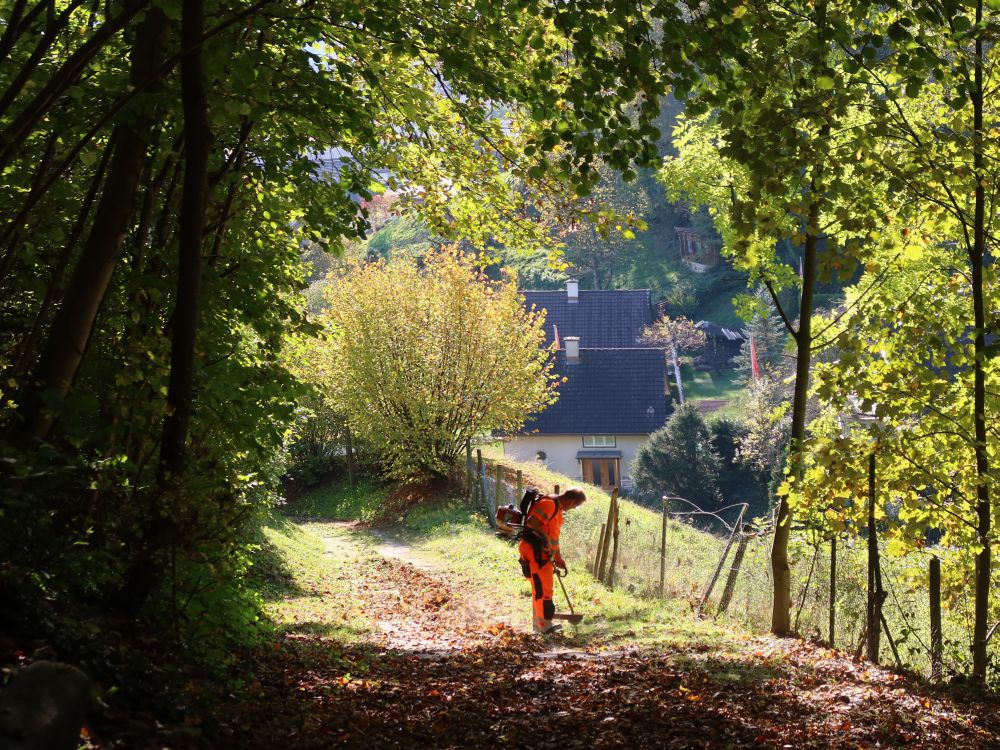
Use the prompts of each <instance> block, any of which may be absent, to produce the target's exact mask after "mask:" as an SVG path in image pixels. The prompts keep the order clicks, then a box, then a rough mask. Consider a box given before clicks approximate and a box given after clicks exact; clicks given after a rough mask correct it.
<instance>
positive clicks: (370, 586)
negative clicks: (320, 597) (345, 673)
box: [312, 523, 521, 659]
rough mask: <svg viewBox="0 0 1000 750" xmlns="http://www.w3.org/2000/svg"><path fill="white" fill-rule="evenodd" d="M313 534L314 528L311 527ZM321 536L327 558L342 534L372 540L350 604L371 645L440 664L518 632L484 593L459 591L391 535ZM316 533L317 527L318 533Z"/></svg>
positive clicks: (346, 527) (337, 549)
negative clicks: (359, 606) (357, 608)
mask: <svg viewBox="0 0 1000 750" xmlns="http://www.w3.org/2000/svg"><path fill="white" fill-rule="evenodd" d="M312 528H313V530H314V531H315V530H316V529H317V525H315V524H314V525H313V527H312ZM329 528H330V529H331V530H335V531H336V532H337V533H327V534H323V533H322V531H320V533H321V535H322V536H323V539H324V542H325V544H326V546H327V554H328V555H342V554H343V549H342V545H343V543H344V533H345V532H346V533H349V534H355V535H360V536H362V537H372V538H374V540H375V544H374V546H373V552H374V555H373V556H370V557H368V558H367V559H365V561H364V562H365V564H364V566H363V573H362V575H359V576H356V577H354V578H353V580H352V581H351V586H352V592H353V596H354V598H355V599H356V600H357V601H359V602H362V603H363V606H364V608H365V610H366V612H367V615H368V616H369V617H370V618H371V620H372V621H373V622H374V625H375V630H376V633H377V635H376V638H375V640H374V645H376V646H378V647H379V648H380V649H383V650H392V651H399V652H403V653H408V654H413V655H415V656H419V657H421V658H432V659H433V658H443V657H445V656H446V655H448V654H453V653H457V652H459V651H461V650H463V649H467V648H470V647H474V646H478V645H482V644H483V643H484V642H486V641H488V640H490V639H492V638H494V637H495V635H496V634H497V633H499V632H505V631H510V632H511V633H514V632H517V631H518V630H521V628H519V627H516V626H514V625H512V624H511V623H505V622H502V621H501V620H499V619H498V618H497V617H496V615H495V614H494V613H493V612H491V610H490V609H489V607H488V606H487V601H488V598H487V597H484V596H483V595H482V594H483V592H481V591H477V590H474V589H470V588H469V587H468V586H467V585H462V584H461V583H460V582H459V581H458V578H457V577H456V576H454V575H452V573H451V571H449V570H447V569H446V568H444V567H443V566H441V565H439V564H437V563H434V562H431V561H429V560H426V559H424V558H422V557H420V556H419V555H417V554H416V553H415V552H414V551H413V549H412V548H411V547H410V546H408V545H407V544H405V543H404V542H402V541H400V540H399V539H397V538H396V537H394V536H392V535H391V534H389V533H387V532H385V531H380V530H374V531H371V530H365V531H362V530H359V529H357V528H356V527H355V526H354V525H353V524H346V523H331V524H329ZM320 529H321V527H320Z"/></svg>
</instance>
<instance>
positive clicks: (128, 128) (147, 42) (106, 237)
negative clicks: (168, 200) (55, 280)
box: [25, 8, 169, 438]
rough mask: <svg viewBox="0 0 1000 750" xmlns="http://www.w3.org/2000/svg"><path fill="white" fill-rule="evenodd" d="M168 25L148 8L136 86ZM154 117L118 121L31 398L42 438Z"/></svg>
mask: <svg viewBox="0 0 1000 750" xmlns="http://www.w3.org/2000/svg"><path fill="white" fill-rule="evenodd" d="M168 29H169V21H168V19H167V16H166V15H165V14H164V13H163V11H161V10H160V9H159V8H152V9H150V10H149V12H147V13H146V16H145V18H144V20H143V22H142V24H141V25H140V26H139V29H138V32H137V34H136V38H135V43H134V45H133V47H132V56H131V65H132V67H131V73H130V80H131V81H132V84H133V85H138V84H139V83H141V82H145V81H147V80H148V79H149V77H150V76H151V75H152V74H153V72H154V71H155V70H156V69H157V68H158V67H159V66H160V64H161V63H162V61H163V59H164V42H165V40H166V36H167V31H168ZM153 122H154V118H153V117H152V116H151V113H150V114H147V116H145V117H140V118H139V119H138V121H136V122H134V123H132V124H122V125H118V126H117V127H116V128H115V132H114V134H113V136H112V139H113V142H114V144H115V145H114V153H113V154H112V157H111V163H110V165H109V167H108V176H107V180H106V181H105V185H104V191H103V193H102V194H101V200H100V203H99V205H98V207H97V212H96V214H95V216H94V223H93V225H92V226H91V229H90V234H89V236H88V237H87V241H86V243H85V244H84V246H83V249H82V251H81V253H80V257H79V258H78V260H77V263H76V266H75V268H74V269H73V274H72V276H71V278H70V281H69V284H68V285H67V288H66V294H65V296H64V298H63V303H62V305H61V306H60V308H59V311H58V313H56V316H55V318H54V320H53V321H52V327H51V329H50V331H49V335H48V339H47V341H46V345H45V349H44V351H43V354H42V358H41V361H40V363H39V366H38V369H37V370H36V372H37V378H36V381H37V384H38V387H39V389H40V391H41V393H39V394H36V396H35V397H33V398H29V399H27V400H26V406H25V408H26V409H27V418H28V429H29V431H30V433H31V434H32V435H33V436H34V437H36V438H45V437H46V436H47V435H48V433H49V430H50V429H51V427H52V424H53V415H52V414H51V413H50V411H49V410H48V409H47V408H46V406H45V402H46V401H48V400H54V401H56V402H59V401H62V400H64V399H65V398H66V396H67V394H68V393H69V390H70V387H71V386H72V384H73V380H74V379H75V378H76V374H77V372H78V371H79V369H80V363H81V362H82V361H83V357H84V353H85V352H86V350H87V345H88V343H89V341H90V336H91V333H92V331H93V328H94V322H95V320H96V319H97V313H98V310H99V309H100V307H101V303H102V302H103V301H104V297H105V294H106V293H107V290H108V286H109V284H110V283H111V277H112V275H113V273H114V270H115V265H116V264H117V262H118V257H119V255H120V253H121V247H122V242H123V240H124V237H125V232H126V230H127V229H128V226H129V221H130V219H131V218H132V214H133V212H134V204H135V192H136V187H137V185H138V183H139V178H140V176H141V174H142V170H143V166H144V164H145V161H146V151H147V148H148V146H149V143H150V138H151V135H152V133H153V130H152V124H153Z"/></svg>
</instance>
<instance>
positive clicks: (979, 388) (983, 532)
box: [969, 0, 992, 682]
mask: <svg viewBox="0 0 1000 750" xmlns="http://www.w3.org/2000/svg"><path fill="white" fill-rule="evenodd" d="M982 17H983V2H982V0H979V2H978V3H977V4H976V23H977V24H979V23H980V22H981V21H982ZM972 105H973V134H972V149H973V153H972V163H973V171H974V173H975V177H976V192H975V218H974V226H973V244H972V248H971V253H970V254H969V265H970V266H971V269H970V270H971V272H972V273H971V275H972V305H973V314H974V318H975V326H976V338H975V344H974V347H975V354H976V356H975V360H974V363H973V379H974V382H973V411H974V419H975V436H976V477H977V479H978V480H979V482H978V484H977V486H976V516H977V520H978V523H977V528H976V533H977V535H978V537H979V544H980V545H981V546H982V550H981V551H980V553H979V554H978V555H976V587H975V597H976V605H975V618H974V625H973V631H972V677H973V679H974V680H976V681H978V682H983V681H985V679H986V663H987V660H986V643H987V628H988V626H989V623H988V617H989V608H990V575H991V564H992V560H991V555H992V551H991V545H990V523H991V519H990V509H991V508H990V489H989V484H988V482H989V457H988V455H987V451H986V373H985V371H984V369H983V366H984V362H985V354H986V351H985V350H986V312H985V302H984V289H983V261H984V258H985V256H986V189H985V188H984V186H983V185H984V183H985V181H986V179H987V178H986V174H985V171H984V166H985V164H984V161H985V160H984V155H983V149H984V144H983V138H984V137H985V133H984V130H983V41H982V36H981V34H980V36H978V37H977V38H976V53H975V81H974V92H973V94H972Z"/></svg>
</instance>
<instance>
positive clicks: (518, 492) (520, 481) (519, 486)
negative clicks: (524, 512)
mask: <svg viewBox="0 0 1000 750" xmlns="http://www.w3.org/2000/svg"><path fill="white" fill-rule="evenodd" d="M515 481H516V484H515V489H514V504H515V505H516V504H517V503H519V502H521V498H522V497H524V472H522V471H521V470H520V469H518V470H517V479H516V480H515Z"/></svg>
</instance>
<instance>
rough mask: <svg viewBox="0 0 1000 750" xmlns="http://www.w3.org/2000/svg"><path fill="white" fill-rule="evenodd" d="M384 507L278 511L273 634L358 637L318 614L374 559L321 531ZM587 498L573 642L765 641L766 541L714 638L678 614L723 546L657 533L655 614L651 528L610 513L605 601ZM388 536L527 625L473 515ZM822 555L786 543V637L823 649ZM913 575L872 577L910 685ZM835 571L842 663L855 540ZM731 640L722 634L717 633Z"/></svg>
mask: <svg viewBox="0 0 1000 750" xmlns="http://www.w3.org/2000/svg"><path fill="white" fill-rule="evenodd" d="M484 454H485V455H486V457H487V458H488V459H489V460H493V461H495V460H499V461H500V462H501V463H502V464H503V465H505V466H506V467H507V468H508V470H509V471H510V472H513V470H515V469H517V468H520V469H521V470H522V472H523V473H524V477H525V479H524V482H525V485H526V486H527V485H534V486H538V487H540V488H543V489H546V490H548V489H551V488H552V487H554V486H555V485H559V486H561V487H567V486H569V485H570V484H573V483H575V482H574V481H573V480H571V479H570V478H568V477H566V476H563V475H561V474H556V473H554V472H550V471H547V470H546V469H544V468H543V467H540V466H539V465H538V464H534V463H528V464H515V463H513V462H511V461H509V460H508V459H505V458H503V456H502V453H501V451H500V448H499V446H494V447H492V448H488V449H486V450H484ZM387 493H388V489H387V488H385V487H383V486H379V485H375V484H361V485H358V486H357V487H355V488H350V487H346V486H336V487H330V488H325V489H321V490H318V491H316V492H314V493H311V494H310V495H307V496H306V497H304V498H302V499H300V500H298V501H296V503H295V504H294V505H292V506H290V507H288V508H287V509H286V512H287V513H288V514H290V515H292V516H294V517H297V518H300V519H301V518H305V519H314V521H312V522H307V523H303V524H299V525H297V524H292V523H290V522H289V521H288V520H287V519H280V518H279V519H276V520H275V521H274V522H273V523H272V524H271V525H270V526H269V527H268V529H266V534H267V537H268V540H269V545H268V548H269V549H270V552H271V554H270V555H268V556H265V560H266V561H268V562H267V564H266V565H265V566H264V569H265V573H266V574H265V575H263V576H262V578H263V580H264V582H265V586H264V593H265V597H266V598H267V599H268V600H269V605H268V607H269V610H270V611H271V612H272V614H273V615H274V616H275V617H276V618H277V619H278V620H279V622H281V623H283V624H285V625H286V626H291V625H292V624H293V623H297V624H295V625H294V627H295V628H298V629H300V630H303V629H304V630H309V629H313V630H315V631H318V632H329V633H331V634H333V633H337V634H339V635H341V636H342V637H345V638H348V639H351V638H362V637H364V635H365V633H366V632H368V631H367V628H368V627H370V626H369V625H366V623H365V621H364V618H363V616H362V614H361V612H360V611H358V610H357V608H356V607H355V608H353V609H352V608H351V607H347V608H346V609H344V608H342V607H341V608H339V609H337V610H336V611H335V612H333V613H329V612H327V613H324V607H325V606H329V604H328V602H329V601H330V600H331V599H333V600H343V599H345V598H347V588H346V586H345V583H344V580H343V578H344V577H345V576H348V575H350V574H351V571H350V570H346V569H345V568H344V566H346V565H356V564H357V559H361V560H366V559H367V560H373V559H375V557H376V554H375V551H374V548H373V547H372V548H368V549H361V550H357V549H354V550H346V551H343V550H342V551H341V552H339V553H337V552H336V550H337V549H338V545H342V543H343V544H347V540H348V539H349V537H350V538H356V535H348V534H346V532H344V531H343V530H340V531H338V529H337V528H336V527H334V526H331V525H330V524H329V523H324V521H328V520H352V519H366V520H371V519H374V518H375V517H376V511H377V509H378V507H379V506H380V505H381V504H382V503H383V501H384V500H385V498H386V496H387ZM587 493H588V497H589V501H588V502H587V503H586V504H585V505H584V506H582V507H581V508H579V509H577V510H575V511H573V512H571V513H569V514H567V516H566V523H565V526H564V530H563V548H564V553H565V556H566V559H567V560H568V561H569V565H570V569H571V575H570V576H569V578H568V579H567V581H566V584H567V588H568V590H569V594H570V596H571V597H572V599H573V602H574V604H575V606H576V609H577V611H579V612H583V613H585V614H586V615H587V624H586V625H585V626H582V627H583V629H582V630H581V633H582V634H583V635H585V636H586V638H587V639H588V641H595V642H598V643H602V642H604V643H618V642H620V641H622V640H623V639H625V640H627V641H649V640H664V641H666V642H672V641H677V640H684V639H685V638H688V637H692V638H695V639H701V638H704V637H707V636H710V637H711V638H713V639H717V638H719V637H720V635H719V634H720V633H722V632H729V633H731V634H730V635H729V636H728V637H731V638H735V637H741V636H737V635H735V634H738V633H742V632H744V631H743V629H744V628H749V629H751V630H753V631H756V632H766V630H767V628H768V624H769V618H770V606H771V602H770V564H769V551H770V547H769V545H770V537H769V536H761V537H756V538H753V539H751V540H750V543H749V544H748V547H747V551H746V556H745V558H744V562H743V566H742V569H741V571H740V574H739V578H738V579H737V584H736V589H735V594H734V597H733V600H732V603H731V604H730V607H729V611H728V613H727V614H726V615H725V617H724V619H723V621H724V623H725V624H726V627H725V628H724V629H722V630H720V629H719V628H717V627H716V626H715V625H714V624H713V622H712V621H705V620H702V621H699V620H697V619H696V618H694V617H693V616H692V613H693V611H694V609H695V608H696V606H697V604H698V603H699V601H700V599H701V596H702V593H703V591H704V589H705V586H706V584H707V582H708V581H709V579H710V578H711V576H712V575H713V573H714V571H715V568H716V566H717V564H718V560H719V557H720V555H721V552H722V549H723V547H724V540H722V539H719V538H716V537H714V536H712V535H710V534H705V533H703V532H701V531H698V530H696V529H694V528H692V527H691V526H689V525H687V524H684V523H679V522H677V521H674V520H670V521H668V524H667V543H666V556H665V560H664V567H665V574H666V575H665V595H666V599H665V600H664V601H659V600H657V598H656V597H655V594H656V592H657V589H658V584H659V571H660V554H659V549H660V534H661V523H662V517H661V515H660V514H659V513H657V512H654V511H652V510H650V509H648V508H643V507H640V506H638V505H635V504H634V503H631V502H628V501H623V502H622V506H621V508H622V510H621V526H620V528H621V535H620V538H619V558H618V559H619V569H618V576H617V579H616V581H617V585H616V588H615V589H614V590H613V591H612V590H609V589H608V588H607V587H605V586H603V585H600V584H598V583H597V582H596V581H595V580H594V579H593V577H592V576H591V575H589V574H588V573H587V572H586V567H587V566H588V565H589V564H591V562H592V560H593V556H594V550H595V548H596V543H597V537H598V534H599V531H600V526H601V524H602V523H603V522H604V521H605V520H606V517H607V511H608V506H609V502H610V499H609V497H608V495H607V494H606V493H604V492H602V491H601V490H600V489H598V488H593V487H588V488H587ZM388 528H389V529H390V531H391V532H392V533H394V534H396V535H399V536H402V537H404V538H405V539H406V541H407V542H408V543H409V544H410V545H411V546H412V548H413V549H414V551H415V553H416V554H418V555H419V556H421V557H424V558H426V559H430V560H433V561H435V562H436V563H438V564H439V565H440V566H442V567H443V568H446V569H448V570H450V571H452V572H453V575H454V577H455V578H456V579H457V581H458V582H459V583H460V584H461V585H462V586H463V587H465V588H467V589H468V590H471V591H473V592H476V591H482V592H483V596H484V597H486V599H487V600H488V602H489V604H490V607H491V608H492V609H493V610H494V612H495V614H496V616H497V618H498V619H501V620H505V621H507V622H511V623H517V622H520V623H524V622H526V621H527V619H528V616H529V609H530V604H529V600H528V597H529V593H528V588H527V586H526V585H525V583H524V581H523V579H522V578H521V577H520V572H519V569H518V565H517V550H516V548H514V547H512V546H511V545H510V544H509V543H507V542H504V541H502V540H499V539H497V538H495V537H494V536H493V535H492V532H491V530H490V529H489V527H488V526H487V524H486V520H485V518H484V516H483V514H482V512H481V511H480V510H478V509H471V508H469V507H468V505H467V504H466V503H465V501H464V500H461V499H457V498H452V499H450V500H447V501H441V502H437V503H434V504H430V505H418V506H416V507H415V508H412V509H410V510H409V512H407V513H404V514H401V515H395V516H393V517H392V519H391V522H390V523H389V525H388ZM324 537H326V540H324ZM328 541H332V542H333V543H328ZM353 543H354V544H357V542H353ZM828 550H829V547H828V545H827V544H826V543H825V542H822V541H821V542H820V543H819V545H818V547H817V546H813V545H811V544H809V540H808V539H806V538H804V537H802V536H801V535H799V534H795V535H793V542H792V545H791V549H790V554H791V563H792V596H793V602H794V606H793V623H795V624H796V628H797V630H798V631H799V632H800V633H802V634H803V635H805V636H814V637H817V638H823V639H825V638H826V637H827V636H828V625H827V623H828V597H829V589H828V585H829V584H828V581H829V556H828ZM331 552H333V554H331ZM352 559H353V560H354V562H352ZM730 559H731V558H730ZM282 560H283V562H282ZM925 562H926V560H925V557H917V556H914V557H911V558H909V559H898V558H889V557H886V558H884V560H883V571H884V577H885V580H886V583H887V585H888V586H889V587H890V589H891V595H890V599H889V601H888V602H887V604H886V608H885V613H886V617H887V619H888V621H889V624H890V628H891V630H892V632H893V634H894V636H895V638H896V639H897V641H899V647H900V652H901V656H902V657H903V660H904V661H905V662H906V663H907V664H908V665H910V666H911V667H912V668H914V669H917V670H919V671H921V672H924V673H926V670H927V668H928V663H927V658H926V652H925V649H924V648H923V647H922V644H926V643H928V642H929V641H928V638H929V633H928V632H927V631H928V629H929V626H928V614H927V601H926V600H927V597H926V577H925V576H924V575H923V574H922V573H921V572H920V570H921V566H923V565H925ZM946 564H947V563H946ZM838 568H839V572H838V587H837V601H838V607H837V642H838V645H839V646H840V647H841V648H846V649H849V650H853V649H854V648H855V646H856V644H857V643H858V639H859V636H860V634H861V632H862V628H863V616H864V610H865V605H864V597H865V590H864V582H865V548H864V540H863V539H853V540H847V541H842V542H841V544H840V548H839V559H838ZM727 574H728V569H727V570H723V572H722V576H721V577H720V580H719V582H718V583H717V585H716V587H715V590H714V592H713V595H712V598H711V600H710V602H709V605H708V609H707V611H708V612H709V613H711V612H713V611H714V606H715V604H716V603H717V602H718V600H719V596H720V594H721V591H722V588H723V585H724V582H725V579H726V576H727ZM293 578H295V579H297V580H299V583H298V584H297V585H295V586H293V585H292V584H291V583H290V582H291V581H292V580H293ZM302 581H305V583H302ZM331 595H332V596H331ZM556 601H557V606H559V607H560V608H562V607H563V606H564V602H563V599H562V594H561V592H560V591H559V590H558V587H557V590H556ZM339 606H340V605H338V607H339ZM962 617H964V615H961V614H956V615H954V616H952V617H948V618H946V623H945V626H946V633H945V639H946V640H951V641H953V642H954V643H955V644H956V645H955V646H953V648H952V649H951V653H952V654H953V655H954V654H958V655H960V654H961V653H962V652H963V651H962V646H961V644H962V643H963V642H964V641H965V640H966V639H967V634H966V633H965V624H966V623H964V621H963V620H962ZM731 627H736V630H732V631H731V630H729V628H731ZM324 629H325V630H324ZM882 658H883V661H884V662H885V663H891V661H892V659H893V657H892V654H891V651H890V650H889V644H888V642H887V641H886V640H885V639H883V654H882ZM954 658H958V657H954ZM952 664H953V665H954V666H955V667H958V668H960V667H961V665H959V664H954V662H953V663H952Z"/></svg>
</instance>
